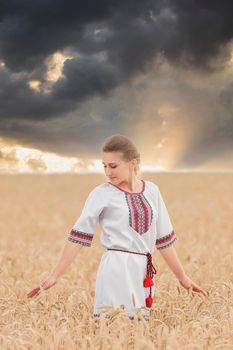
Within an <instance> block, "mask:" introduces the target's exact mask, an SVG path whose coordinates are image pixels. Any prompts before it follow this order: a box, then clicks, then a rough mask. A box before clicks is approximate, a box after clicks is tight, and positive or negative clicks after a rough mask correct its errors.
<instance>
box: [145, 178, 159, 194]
mask: <svg viewBox="0 0 233 350" xmlns="http://www.w3.org/2000/svg"><path fill="white" fill-rule="evenodd" d="M144 181H145V182H146V184H147V186H148V187H149V188H151V189H152V190H154V191H156V192H157V191H158V190H159V186H158V185H157V184H156V183H155V182H154V181H150V180H144Z"/></svg>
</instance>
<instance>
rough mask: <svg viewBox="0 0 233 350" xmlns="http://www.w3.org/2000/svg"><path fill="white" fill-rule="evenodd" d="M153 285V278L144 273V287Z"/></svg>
mask: <svg viewBox="0 0 233 350" xmlns="http://www.w3.org/2000/svg"><path fill="white" fill-rule="evenodd" d="M153 285H154V282H153V280H152V279H151V278H150V277H149V275H146V277H145V278H144V281H143V286H144V288H149V287H152V286H153Z"/></svg>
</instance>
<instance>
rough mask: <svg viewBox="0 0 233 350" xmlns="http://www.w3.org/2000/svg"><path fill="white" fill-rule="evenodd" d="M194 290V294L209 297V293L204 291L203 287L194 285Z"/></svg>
mask: <svg viewBox="0 0 233 350" xmlns="http://www.w3.org/2000/svg"><path fill="white" fill-rule="evenodd" d="M192 289H193V291H194V292H198V293H202V294H203V295H204V296H206V297H207V296H208V293H207V292H206V291H205V290H204V289H202V288H201V287H199V286H197V285H196V284H194V285H193V286H192Z"/></svg>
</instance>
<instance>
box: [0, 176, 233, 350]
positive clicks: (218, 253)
mask: <svg viewBox="0 0 233 350" xmlns="http://www.w3.org/2000/svg"><path fill="white" fill-rule="evenodd" d="M142 178H144V179H145V180H147V179H148V180H151V181H154V182H155V183H157V184H158V185H159V187H160V190H161V192H162V194H163V197H164V199H165V203H166V205H167V208H168V211H169V214H170V217H171V220H172V223H173V226H174V229H175V231H176V233H177V237H178V240H177V242H176V244H175V247H176V251H177V254H178V256H179V258H180V260H181V262H182V264H183V266H184V269H185V271H186V273H187V274H188V276H189V277H190V278H191V279H193V281H194V282H196V283H198V284H199V285H200V286H201V287H202V288H204V289H205V290H207V291H208V292H209V296H208V297H204V296H203V295H201V294H197V293H195V294H194V293H193V294H192V293H188V292H187V291H186V290H185V289H184V288H183V287H182V286H181V285H180V284H179V282H178V281H177V280H176V278H175V276H174V275H173V274H172V272H171V270H169V268H168V266H167V265H166V263H165V261H164V260H163V258H162V257H161V255H160V254H159V251H157V250H156V251H155V253H154V255H153V261H154V263H155V264H156V266H157V271H158V273H157V275H156V276H155V282H156V297H155V301H154V304H153V307H152V309H151V315H150V320H149V322H147V321H146V320H144V319H143V317H141V315H140V313H139V314H138V316H137V317H136V318H135V319H134V320H130V319H129V318H128V317H127V316H126V315H125V314H124V309H123V308H122V307H118V308H115V309H112V308H110V310H108V311H109V312H110V317H109V318H106V317H104V315H101V316H100V317H99V318H96V319H94V318H93V317H92V306H93V297H94V288H95V278H96V272H97V268H98V264H99V261H100V258H101V255H102V253H103V252H104V248H103V247H102V246H101V245H100V242H99V235H100V227H99V226H97V229H96V232H95V236H94V239H93V242H92V247H91V248H89V247H85V248H83V249H82V250H81V251H80V253H79V255H78V256H77V258H76V259H75V261H74V263H73V264H72V265H71V266H70V267H69V269H68V270H67V272H66V273H65V274H64V275H63V276H62V277H61V278H60V279H59V281H58V282H57V284H56V285H55V286H53V287H52V288H51V289H49V290H47V291H42V293H41V294H40V295H39V296H38V297H35V298H32V299H28V298H27V297H26V292H27V291H28V290H29V289H31V288H32V287H33V286H36V285H37V284H38V283H39V282H41V281H42V280H43V279H45V278H46V277H48V275H49V273H50V271H51V269H52V268H53V266H54V264H55V262H56V260H57V257H58V254H59V252H60V251H61V249H62V247H63V244H64V242H65V240H66V237H67V235H68V233H69V230H70V229H71V227H72V225H73V224H74V222H75V220H76V219H77V217H78V215H79V213H80V211H81V209H82V206H83V204H84V200H85V198H86V196H87V194H88V193H89V191H90V190H91V188H93V187H94V186H95V185H97V184H99V183H102V182H105V181H106V179H105V177H104V176H102V175H88V176H87V175H71V174H69V175H68V174H67V175H2V176H0V191H1V196H0V198H1V199H0V200H1V204H0V218H1V220H0V232H1V251H0V262H1V264H0V278H1V283H0V312H1V317H0V349H1V350H8V349H9V350H12V349H14V350H25V349H27V350H36V349H38V350H41V349H43V350H44V349H45V350H47V349H49V350H53V349H54V350H55V349H56V350H58V349H59V350H65V349H68V350H72V349H77V350H82V349H83V350H84V349H98V350H101V349H102V350H108V349H109V350H110V349H111V350H112V349H119V350H124V349H132V350H133V349H135V350H137V349H140V350H142V349H143V350H149V349H158V350H160V349H161V350H162V349H164V350H165V349H166V350H176V349H179V350H181V349H187V350H196V349H201V350H207V349H211V350H212V349H218V350H225V349H232V348H233V333H232V330H233V278H232V277H233V273H232V265H233V264H232V212H233V210H232V209H233V201H232V198H233V174H230V173H229V174H222V173H221V174H220V173H219V174H177V173H176V174H157V175H154V174H144V175H143V176H142Z"/></svg>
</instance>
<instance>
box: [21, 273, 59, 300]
mask: <svg viewBox="0 0 233 350" xmlns="http://www.w3.org/2000/svg"><path fill="white" fill-rule="evenodd" d="M55 283H57V279H56V278H55V277H49V278H48V279H46V280H45V281H43V282H41V283H40V285H39V286H37V287H35V288H33V289H31V290H30V291H29V292H28V293H27V297H28V298H32V297H33V296H37V295H39V294H40V292H42V291H43V290H46V289H48V288H50V287H52V286H53V285H54V284H55Z"/></svg>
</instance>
